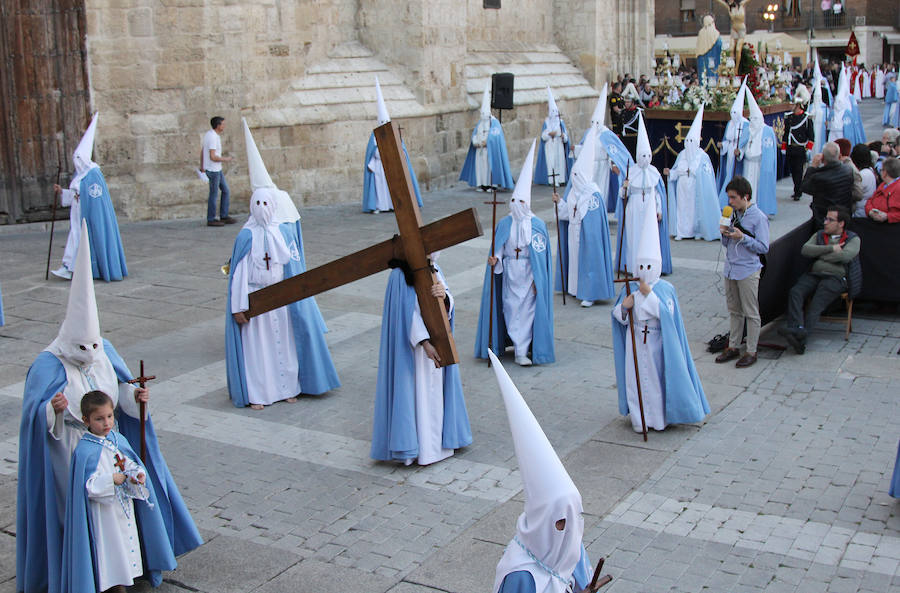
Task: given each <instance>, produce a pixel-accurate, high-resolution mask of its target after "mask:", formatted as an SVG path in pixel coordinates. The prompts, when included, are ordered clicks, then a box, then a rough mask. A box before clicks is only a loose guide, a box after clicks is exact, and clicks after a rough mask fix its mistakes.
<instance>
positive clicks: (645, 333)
mask: <svg viewBox="0 0 900 593" xmlns="http://www.w3.org/2000/svg"><path fill="white" fill-rule="evenodd" d="M641 333H642V334H644V343H645V344H646V343H647V334H649V333H650V328H649V327H647V324H646V323H645V324H644V329H643V330H641Z"/></svg>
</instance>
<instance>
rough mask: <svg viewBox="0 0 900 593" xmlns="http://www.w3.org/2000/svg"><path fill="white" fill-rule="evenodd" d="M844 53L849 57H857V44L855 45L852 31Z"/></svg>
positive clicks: (854, 36)
mask: <svg viewBox="0 0 900 593" xmlns="http://www.w3.org/2000/svg"><path fill="white" fill-rule="evenodd" d="M844 53H845V54H847V55H848V56H851V57H854V56H858V55H859V43H857V41H856V33H854V32H853V31H850V41H848V42H847V49H845V50H844Z"/></svg>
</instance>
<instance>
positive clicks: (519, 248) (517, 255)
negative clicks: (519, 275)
mask: <svg viewBox="0 0 900 593" xmlns="http://www.w3.org/2000/svg"><path fill="white" fill-rule="evenodd" d="M513 251H515V252H516V259H519V252H520V251H522V248H521V247H516V248H515V249H514V250H513Z"/></svg>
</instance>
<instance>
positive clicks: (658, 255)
mask: <svg viewBox="0 0 900 593" xmlns="http://www.w3.org/2000/svg"><path fill="white" fill-rule="evenodd" d="M635 264H636V266H635V276H637V277H638V278H641V279H643V281H644V282H646V283H647V284H649V285H651V286H652V285H653V284H654V283H655V282H656V281H657V280H659V277H660V275H661V274H662V252H661V251H660V247H659V226H658V224H657V221H656V211H655V210H654V209H653V208H644V219H643V220H642V221H641V236H640V239H639V240H638V248H637V255H636V257H635Z"/></svg>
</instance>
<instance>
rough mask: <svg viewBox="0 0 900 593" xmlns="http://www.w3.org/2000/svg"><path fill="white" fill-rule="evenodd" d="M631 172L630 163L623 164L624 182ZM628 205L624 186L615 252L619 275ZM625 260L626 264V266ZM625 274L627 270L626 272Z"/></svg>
mask: <svg viewBox="0 0 900 593" xmlns="http://www.w3.org/2000/svg"><path fill="white" fill-rule="evenodd" d="M630 173H631V163H627V164H626V165H625V183H628V179H629V174H630ZM627 207H628V188H627V187H626V188H625V194H624V195H623V196H622V220H620V221H619V224H620V225H622V232H621V233H619V245H618V246H617V247H618V248H619V250H618V253H616V276H617V277H618V276H619V270H621V269H622V252H623V251H624V250H625V210H626V208H627ZM627 265H628V264H627V262H626V266H627ZM626 276H627V272H626Z"/></svg>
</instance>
